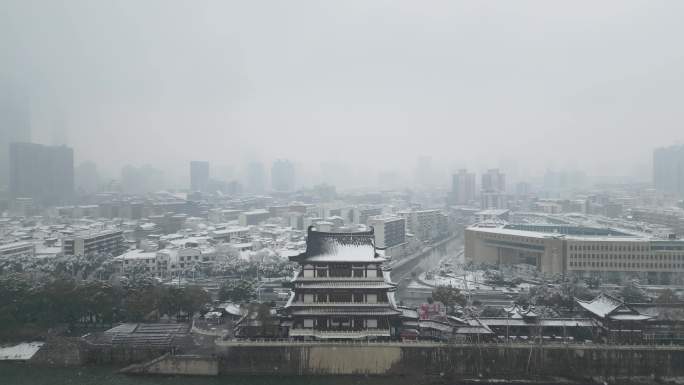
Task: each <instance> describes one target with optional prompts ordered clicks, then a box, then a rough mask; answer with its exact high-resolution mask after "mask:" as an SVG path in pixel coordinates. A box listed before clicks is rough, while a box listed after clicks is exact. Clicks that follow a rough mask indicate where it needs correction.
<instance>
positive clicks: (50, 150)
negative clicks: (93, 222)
mask: <svg viewBox="0 0 684 385" xmlns="http://www.w3.org/2000/svg"><path fill="white" fill-rule="evenodd" d="M73 195H74V151H73V150H72V149H71V148H69V147H66V146H43V145H40V144H35V143H12V144H11V145H10V196H11V197H12V198H32V199H33V200H34V202H36V203H38V204H42V205H56V204H61V203H68V202H70V201H71V200H72V199H73Z"/></svg>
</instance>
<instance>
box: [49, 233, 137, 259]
mask: <svg viewBox="0 0 684 385" xmlns="http://www.w3.org/2000/svg"><path fill="white" fill-rule="evenodd" d="M124 241H125V240H124V236H123V231H121V230H105V231H99V232H94V233H81V234H78V235H75V236H72V237H68V238H65V239H64V240H63V241H62V245H63V246H62V250H63V251H64V255H83V256H87V255H91V254H95V253H105V254H112V255H115V256H117V255H120V254H121V253H123V252H124V251H125V250H126V245H125V242H124Z"/></svg>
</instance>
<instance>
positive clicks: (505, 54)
mask: <svg viewBox="0 0 684 385" xmlns="http://www.w3.org/2000/svg"><path fill="white" fill-rule="evenodd" d="M0 6H1V7H2V12H0V47H1V49H0V66H1V67H0V68H1V71H2V72H1V73H0V76H2V77H4V78H12V79H14V80H17V81H19V82H20V84H24V85H25V87H26V89H27V92H28V94H29V95H30V97H31V100H32V107H31V108H32V111H33V114H34V116H33V120H32V121H33V124H32V130H33V135H34V139H36V140H38V141H43V142H49V141H50V138H51V137H52V136H53V135H52V131H53V130H54V127H55V126H59V124H63V125H65V126H66V129H67V137H68V144H69V145H71V146H73V147H74V149H75V151H76V156H77V161H82V160H93V161H95V162H97V163H98V164H99V165H100V166H101V167H102V168H103V169H109V170H118V169H119V168H120V167H121V166H122V165H124V164H128V163H130V164H143V163H150V164H153V165H158V166H159V167H163V168H165V169H167V170H170V171H168V172H169V173H171V174H173V173H179V174H184V173H186V172H187V161H188V160H190V159H206V160H210V161H212V162H213V163H214V164H219V163H221V164H234V165H235V166H236V167H240V164H242V163H244V162H245V161H246V160H247V159H257V158H259V159H263V160H264V161H266V162H270V160H272V159H274V158H290V159H293V160H295V161H297V162H299V163H300V164H303V165H305V167H306V166H307V165H308V167H310V168H312V169H314V168H316V167H318V164H319V163H320V162H321V161H323V160H333V161H337V162H344V163H348V164H350V165H353V166H354V167H356V168H357V169H359V170H361V169H362V168H361V167H362V166H363V165H365V164H370V165H371V166H370V167H369V170H399V171H401V170H402V168H404V169H408V170H410V171H407V172H406V173H407V174H410V173H412V172H413V169H414V168H415V164H416V158H417V157H418V156H421V155H429V156H431V157H432V159H433V161H434V162H435V163H441V164H444V165H447V166H449V167H457V166H468V167H471V168H476V169H479V168H484V167H496V166H504V167H512V168H515V169H517V171H518V173H523V174H524V173H526V172H528V170H529V172H530V173H539V172H543V170H545V169H547V168H549V167H551V168H583V169H586V171H587V172H588V173H590V174H601V175H607V174H614V175H626V174H633V173H641V174H642V175H644V173H646V176H648V172H649V167H650V157H651V151H652V149H653V147H655V146H661V145H668V144H672V143H681V140H682V139H683V137H684V124H683V122H684V39H683V38H684V23H682V20H684V2H682V1H677V0H672V1H657V0H644V1H627V0H620V1H607V0H606V1H566V2H557V1H545V0H540V1H467V2H460V1H453V0H452V1H415V0H413V1H397V0H393V1H372V0H370V1H369V0H363V1H350V0H345V1H251V0H250V1H235V2H233V1H169V0H159V1H145V0H135V1H133V0H131V1H122V0H119V1H97V0H83V1H51V0H45V1H30V0H16V1H14V0H0ZM55 122H61V123H59V124H56V123H55ZM179 170H180V171H179Z"/></svg>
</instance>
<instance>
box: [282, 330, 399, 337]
mask: <svg viewBox="0 0 684 385" xmlns="http://www.w3.org/2000/svg"><path fill="white" fill-rule="evenodd" d="M289 334H290V337H317V338H365V337H389V336H390V331H389V329H363V330H316V329H299V328H297V329H290V333H289Z"/></svg>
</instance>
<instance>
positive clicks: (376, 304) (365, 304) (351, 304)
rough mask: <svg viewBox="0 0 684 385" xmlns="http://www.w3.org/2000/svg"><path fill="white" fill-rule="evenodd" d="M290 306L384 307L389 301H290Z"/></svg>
mask: <svg viewBox="0 0 684 385" xmlns="http://www.w3.org/2000/svg"><path fill="white" fill-rule="evenodd" d="M290 306H315V307H337V306H339V307H357V306H358V307H385V306H389V302H373V303H370V302H351V301H350V302H301V301H297V302H292V304H290Z"/></svg>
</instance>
